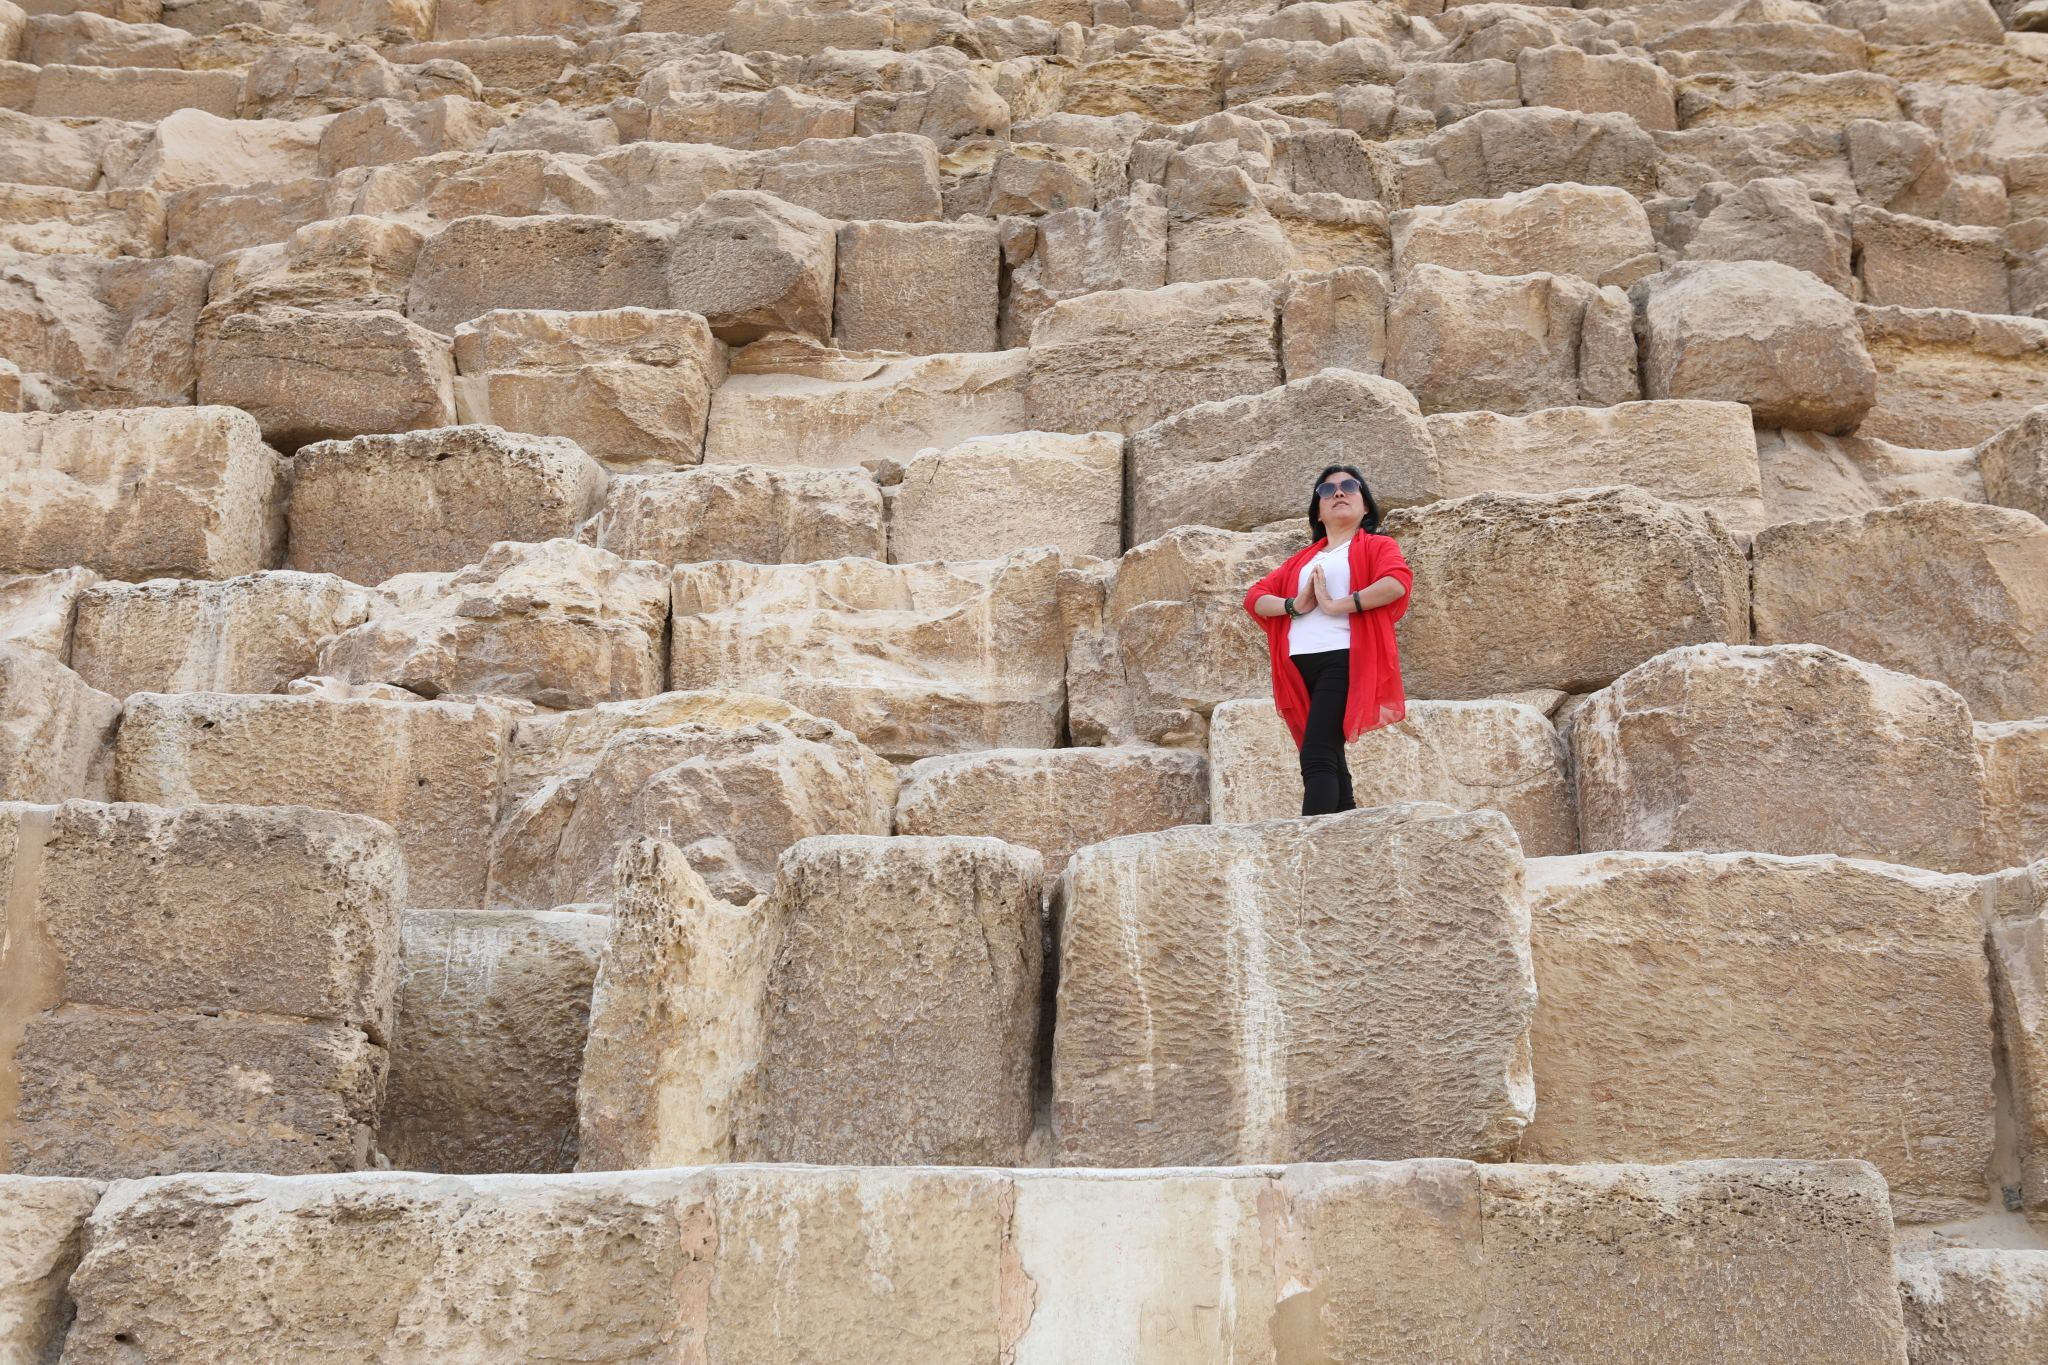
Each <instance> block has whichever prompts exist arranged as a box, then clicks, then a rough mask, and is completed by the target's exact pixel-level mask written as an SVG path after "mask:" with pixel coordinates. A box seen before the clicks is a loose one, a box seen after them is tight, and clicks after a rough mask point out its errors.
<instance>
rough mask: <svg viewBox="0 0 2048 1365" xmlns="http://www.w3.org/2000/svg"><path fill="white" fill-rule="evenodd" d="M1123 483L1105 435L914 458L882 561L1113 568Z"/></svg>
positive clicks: (1046, 435)
mask: <svg viewBox="0 0 2048 1365" xmlns="http://www.w3.org/2000/svg"><path fill="white" fill-rule="evenodd" d="M1123 475H1124V442H1123V438H1122V437H1121V436H1120V435H1118V434H1117V433H1116V432H1113V431H1096V432H1090V433H1088V434H1087V435H1083V436H1062V435H1055V434H1053V433H1050V432H1043V431H1026V432H1018V433H1017V434H1015V435H1011V436H983V437H978V438H976V439H974V440H970V441H962V442H961V443H960V444H959V445H956V446H954V447H953V448H952V449H950V450H921V451H919V452H918V453H917V454H916V455H915V456H913V457H912V458H911V459H910V461H909V462H908V465H907V466H906V467H905V469H904V471H903V478H902V481H901V482H900V483H898V484H897V485H896V486H895V489H894V493H893V495H892V496H891V499H890V503H889V559H890V561H891V562H892V563H897V564H914V563H918V562H921V561H924V560H944V559H948V558H960V559H1000V558H1001V557H1002V556H1004V555H1006V554H1010V553H1012V552H1013V551H1017V550H1024V549H1030V548H1033V547H1036V546H1040V545H1050V546H1052V547H1054V548H1055V549H1057V550H1059V551H1060V552H1061V553H1062V554H1065V555H1091V556H1095V557H1097V558H1105V559H1113V558H1115V557H1116V556H1117V555H1119V554H1121V553H1122V552H1123V536H1122V525H1123V483H1124V477H1123ZM819 558H823V556H819Z"/></svg>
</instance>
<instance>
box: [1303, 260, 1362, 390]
mask: <svg viewBox="0 0 2048 1365" xmlns="http://www.w3.org/2000/svg"><path fill="white" fill-rule="evenodd" d="M1282 288H1283V289H1284V291H1285V292H1284V294H1283V295H1282V298H1281V302H1280V359H1281V364H1282V368H1283V369H1284V370H1285V371H1286V378H1287V379H1288V381H1289V382H1290V383H1291V382H1292V381H1294V380H1296V379H1306V378H1308V377H1309V376H1310V375H1312V374H1315V373H1316V372H1317V371H1319V370H1325V369H1338V370H1356V371H1358V372H1359V373H1360V374H1378V373H1380V371H1381V370H1382V369H1384V368H1385V367H1386V363H1387V294H1388V289H1387V281H1386V277H1385V276H1383V275H1381V274H1380V272H1379V271H1377V270H1371V269H1368V268H1366V267H1364V266H1346V267H1345V268H1343V269H1341V270H1325V271H1295V272H1293V273H1291V274H1289V275H1288V276H1287V278H1286V280H1285V282H1284V283H1283V285H1282Z"/></svg>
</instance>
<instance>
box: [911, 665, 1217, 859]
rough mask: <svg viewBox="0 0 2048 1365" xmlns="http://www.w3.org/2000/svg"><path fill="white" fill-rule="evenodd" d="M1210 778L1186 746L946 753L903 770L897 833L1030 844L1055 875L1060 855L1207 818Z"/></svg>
mask: <svg viewBox="0 0 2048 1365" xmlns="http://www.w3.org/2000/svg"><path fill="white" fill-rule="evenodd" d="M1225 704H1226V705H1228V704H1229V703H1225ZM1209 781H1210V779H1209V768H1208V763H1207V761H1206V760H1205V759H1204V758H1203V756H1202V755H1201V754H1199V753H1191V752H1189V751H1187V750H1183V749H1158V748H1152V747H1150V746H1137V745H1128V746H1122V747H1118V748H1111V749H991V750H987V751H985V752H982V753H974V754H945V755H941V756H939V757H937V758H923V759H919V760H918V761H917V762H915V763H913V764H911V765H910V767H908V768H907V769H905V770H904V773H903V789H902V793H901V795H899V796H898V797H897V799H896V833H898V834H904V835H956V834H957V835H976V836H980V837H984V838H990V839H1001V840H1003V841H1004V842H1006V843H1012V844H1021V845H1022V846H1024V847H1025V848H1035V849H1037V850H1038V852H1039V853H1040V855H1042V856H1043V857H1044V859H1045V870H1046V873H1047V875H1048V876H1058V875H1059V873H1060V870H1061V869H1062V868H1064V867H1065V866H1066V865H1067V859H1069V858H1070V857H1072V856H1073V855H1074V853H1075V852H1076V851H1077V850H1078V849H1081V848H1084V847H1086V846H1087V845H1089V844H1096V843H1101V842H1102V841H1103V840H1104V839H1114V838H1117V837H1119V836H1121V835H1125V834H1144V833H1149V832H1150V831H1153V830H1161V829H1171V828H1173V827H1174V826H1176V825H1200V824H1207V823H1208V822H1209V819H1210V811H1209ZM1219 823H1221V822H1220V821H1219Z"/></svg>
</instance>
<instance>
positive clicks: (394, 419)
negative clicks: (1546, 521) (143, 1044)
mask: <svg viewBox="0 0 2048 1365" xmlns="http://www.w3.org/2000/svg"><path fill="white" fill-rule="evenodd" d="M436 240H438V239H436ZM199 401H200V402H202V403H219V404H222V405H224V406H227V407H233V408H241V409H243V410H244V411H246V412H248V413H249V414H250V415H251V416H253V417H254V418H255V419H256V421H257V422H258V423H259V424H260V425H261V427H262V429H263V439H264V440H266V441H269V442H270V443H271V444H273V445H275V446H278V447H279V448H280V449H283V450H288V451H295V450H297V449H298V448H299V447H300V446H302V445H305V444H307V443H308V442H310V441H329V440H338V441H346V440H349V439H352V438H353V437H356V436H360V435H363V434H364V433H366V432H397V431H418V430H421V429H422V428H426V427H445V426H447V425H449V424H450V423H451V422H453V421H454V420H455V360H454V357H453V355H452V354H451V347H450V346H449V343H448V340H447V338H446V337H443V336H441V335H440V334H438V333H435V332H430V331H428V330H427V329H426V328H424V327H422V326H420V325H419V324H418V323H415V322H408V321H407V320H406V319H404V318H402V317H400V316H399V315H398V314H396V313H393V312H388V311H381V312H367V313H314V312H308V311H305V310H302V309H297V308H270V309H266V310H265V311H263V312H262V313H238V314H236V315H235V316H233V317H230V318H227V319H225V320H224V321H222V323H221V324H220V327H219V329H218V330H217V331H215V332H214V334H213V335H212V336H210V337H208V338H206V339H205V340H204V341H202V342H201V343H200V346H199Z"/></svg>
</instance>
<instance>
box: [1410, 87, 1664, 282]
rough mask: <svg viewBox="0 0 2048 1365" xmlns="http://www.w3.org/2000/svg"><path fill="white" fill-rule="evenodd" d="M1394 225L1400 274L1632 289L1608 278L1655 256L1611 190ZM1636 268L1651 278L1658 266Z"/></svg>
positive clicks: (1576, 188)
mask: <svg viewBox="0 0 2048 1365" xmlns="http://www.w3.org/2000/svg"><path fill="white" fill-rule="evenodd" d="M1574 51H1576V49H1574ZM1583 55H1584V54H1581V56H1583ZM1391 222H1392V227H1393V234H1394V269H1395V271H1396V273H1397V274H1399V273H1405V272H1406V271H1407V270H1408V269H1410V268H1411V267H1413V266H1417V265H1437V266H1442V267H1443V268H1445V269H1446V270H1469V271H1476V272H1478V273H1479V274H1482V275H1526V274H1531V273H1533V272H1536V271H1549V272H1551V273H1553V274H1558V275H1576V276H1578V277H1579V278H1580V279H1584V280H1591V281H1592V282H1593V283H1595V284H1606V283H1624V284H1631V283H1634V281H1633V280H1632V279H1631V280H1610V279H1608V278H1607V277H1608V276H1609V275H1610V274H1616V273H1620V272H1623V270H1624V267H1628V266H1630V263H1631V262H1636V261H1638V260H1639V258H1641V257H1643V256H1646V255H1647V256H1651V257H1654V256H1655V255H1656V251H1657V242H1656V239H1655V238H1654V237H1652V236H1651V234H1650V219H1649V215H1648V214H1646V213H1644V212H1643V206H1642V205H1641V204H1639V203H1637V202H1636V199H1635V196H1634V195H1631V194H1629V193H1628V192H1627V191H1626V190H1618V189H1614V188H1612V187H1594V186H1589V185H1540V186H1538V187H1536V188H1535V189H1530V190H1523V191H1522V192H1521V193H1520V194H1511V195H1507V196H1506V197H1504V198H1501V199H1467V200H1464V201H1463V202H1461V203H1458V204H1453V205H1449V206H1447V207H1441V208H1414V209H1404V210H1402V211H1401V212H1399V213H1397V214H1395V215H1394V216H1393V218H1392V220H1391ZM1635 268H1636V269H1637V270H1638V271H1640V273H1643V274H1648V273H1650V272H1651V271H1653V270H1655V269H1656V268H1657V263H1656V262H1655V261H1654V260H1652V261H1650V262H1649V263H1648V269H1643V268H1642V267H1641V266H1640V265H1638V266H1636V267H1635Z"/></svg>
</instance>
